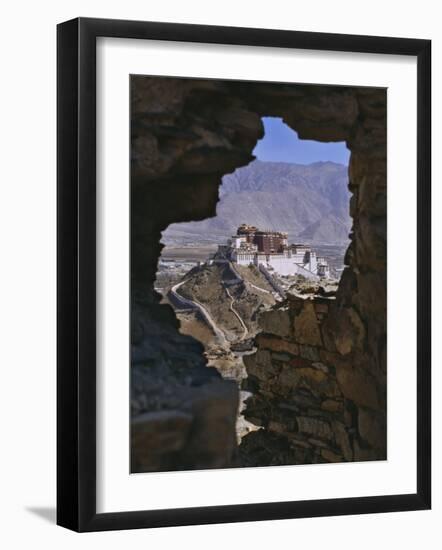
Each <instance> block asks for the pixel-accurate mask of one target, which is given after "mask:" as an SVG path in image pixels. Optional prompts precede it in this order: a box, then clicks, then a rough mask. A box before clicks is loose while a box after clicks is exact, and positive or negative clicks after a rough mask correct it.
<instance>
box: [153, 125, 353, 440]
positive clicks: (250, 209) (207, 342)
mask: <svg viewBox="0 0 442 550" xmlns="http://www.w3.org/2000/svg"><path fill="white" fill-rule="evenodd" d="M262 121H263V125H264V130H265V133H264V137H263V138H262V139H261V140H259V141H258V142H257V144H256V146H255V148H254V150H253V155H254V156H255V159H254V160H253V161H252V162H250V163H249V164H248V165H246V166H244V167H240V168H238V169H236V170H235V171H234V172H233V173H231V174H227V175H225V176H224V177H223V178H222V183H221V185H220V188H219V201H218V203H217V207H216V216H214V217H212V218H208V219H206V220H203V221H193V222H184V223H176V224H171V225H170V226H169V227H168V228H167V229H166V230H165V231H164V232H163V233H162V239H161V243H162V244H163V245H164V248H163V250H162V254H161V257H160V259H159V262H158V271H157V274H156V280H155V289H156V290H157V291H158V292H159V293H160V294H161V295H162V301H163V303H167V304H169V305H171V306H172V307H173V309H174V311H175V313H176V316H177V318H178V319H179V321H180V332H181V333H182V334H187V335H190V336H192V337H194V338H195V339H197V340H198V341H200V342H201V343H202V344H203V346H204V350H205V351H204V354H205V356H206V358H207V361H208V366H212V367H214V368H216V369H217V370H218V372H219V373H220V374H221V375H222V376H223V377H224V378H227V379H231V380H234V381H235V382H236V383H238V387H239V391H240V396H241V405H240V408H239V411H238V419H237V427H236V431H237V438H238V442H240V441H241V439H242V437H243V436H245V435H246V434H247V433H249V432H250V431H252V430H257V429H258V426H256V425H254V424H253V423H251V422H249V421H247V420H246V419H245V418H244V416H243V414H242V412H243V410H244V408H245V403H246V400H247V399H248V398H249V397H251V395H252V392H251V391H247V371H246V369H245V366H244V362H243V357H244V356H245V355H250V354H252V353H253V352H255V351H256V346H255V337H256V335H257V333H258V332H260V328H259V318H260V315H261V314H262V313H263V312H264V311H269V310H271V309H272V308H273V306H275V305H277V304H278V303H282V302H283V301H284V300H287V296H288V295H291V296H296V295H298V296H302V297H303V298H307V297H313V296H314V295H315V294H318V293H323V294H324V295H328V296H332V295H334V293H335V291H336V288H337V285H338V283H339V279H340V277H341V273H342V271H343V269H344V255H345V251H346V249H347V247H348V245H349V242H350V241H349V233H350V230H351V217H350V213H349V200H350V192H349V190H348V160H349V151H348V149H347V148H346V146H345V143H344V142H338V143H320V142H316V141H311V140H308V141H307V140H305V141H303V140H300V139H299V138H298V136H297V134H296V132H295V131H294V130H292V129H291V128H289V127H288V126H287V125H286V124H285V123H284V122H283V121H282V119H281V118H276V117H263V118H262ZM250 389H251V388H250V385H249V387H248V390H250Z"/></svg>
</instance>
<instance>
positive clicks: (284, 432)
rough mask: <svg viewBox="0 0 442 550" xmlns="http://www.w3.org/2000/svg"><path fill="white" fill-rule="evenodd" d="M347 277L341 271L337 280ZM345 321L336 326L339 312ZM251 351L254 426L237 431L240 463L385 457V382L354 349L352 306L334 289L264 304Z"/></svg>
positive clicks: (358, 333)
mask: <svg viewBox="0 0 442 550" xmlns="http://www.w3.org/2000/svg"><path fill="white" fill-rule="evenodd" d="M349 277H351V272H350V270H348V269H347V270H346V271H345V272H344V275H343V283H345V282H346V280H347V279H348V278H349ZM342 317H344V318H345V319H346V329H345V332H344V333H342V334H339V335H338V334H336V333H335V330H334V327H335V326H336V324H337V323H338V319H340V318H341V319H342ZM260 328H261V329H262V332H261V333H260V334H259V335H258V336H257V338H256V346H257V348H258V349H257V352H256V353H254V354H253V355H249V356H246V357H245V358H244V362H245V365H246V370H247V373H248V379H247V389H249V390H250V391H252V392H253V396H252V397H251V398H250V399H249V400H248V402H247V408H246V410H245V417H246V419H247V420H249V421H250V422H252V423H253V424H256V425H258V426H261V427H262V429H260V430H258V431H255V432H252V433H250V434H249V435H247V436H245V438H243V440H242V443H241V447H240V456H241V463H242V465H243V466H259V465H261V464H262V463H265V462H268V463H271V464H303V463H320V462H343V461H352V460H375V459H383V458H385V448H386V444H385V443H386V442H385V413H384V407H385V387H384V380H383V377H380V378H378V377H376V376H375V375H374V374H373V371H372V368H371V362H370V359H369V357H368V356H364V353H363V350H362V349H361V348H362V346H363V344H364V340H365V337H366V330H365V327H364V324H363V322H362V320H361V318H360V315H359V313H358V312H357V311H356V310H355V309H354V308H353V307H352V306H349V307H345V308H342V307H340V306H339V305H338V302H337V300H336V296H312V297H301V296H296V295H289V297H288V299H287V301H285V302H284V303H282V304H278V305H277V306H275V308H274V309H272V310H270V311H268V312H265V313H263V314H262V315H261V318H260Z"/></svg>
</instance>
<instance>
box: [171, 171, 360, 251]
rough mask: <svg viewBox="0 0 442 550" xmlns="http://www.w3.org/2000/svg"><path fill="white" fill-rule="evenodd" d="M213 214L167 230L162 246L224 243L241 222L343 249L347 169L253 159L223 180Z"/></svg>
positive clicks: (348, 220) (348, 225)
mask: <svg viewBox="0 0 442 550" xmlns="http://www.w3.org/2000/svg"><path fill="white" fill-rule="evenodd" d="M219 197H220V200H219V202H218V205H217V215H216V216H215V217H213V218H208V219H206V220H203V221H200V222H186V223H180V224H172V225H170V226H169V227H168V228H167V230H166V231H164V232H163V239H162V241H163V242H164V243H166V245H171V244H179V243H185V242H192V240H193V241H195V242H223V241H225V239H226V238H228V237H230V235H231V234H232V233H234V232H235V231H236V228H237V227H238V226H239V225H240V224H241V223H249V224H252V225H256V226H257V227H259V228H261V229H270V230H281V231H287V232H288V233H289V239H290V240H298V241H299V240H300V239H302V240H304V241H305V242H309V243H312V244H315V243H317V244H319V243H321V244H346V243H347V242H348V234H349V232H350V229H351V218H350V215H349V200H350V192H349V191H348V167H347V166H345V165H342V164H338V163H335V162H332V161H318V162H315V163H312V164H291V163H286V162H267V161H261V160H254V161H252V162H251V163H250V164H248V165H247V166H244V167H242V168H239V169H237V170H236V171H235V172H233V173H232V174H227V175H226V176H224V178H223V183H222V185H221V186H220V193H219Z"/></svg>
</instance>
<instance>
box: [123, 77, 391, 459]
mask: <svg viewBox="0 0 442 550" xmlns="http://www.w3.org/2000/svg"><path fill="white" fill-rule="evenodd" d="M132 115H133V121H132V159H131V171H132V187H131V233H132V243H131V246H132V253H131V277H132V296H131V300H132V381H133V384H132V420H133V428H132V434H133V441H134V449H135V452H134V454H133V468H134V470H148V469H158V468H162V469H174V468H178V467H182V465H183V464H184V465H185V467H188V468H206V467H220V466H224V467H225V466H228V465H229V464H231V461H232V458H233V456H234V454H235V453H236V449H235V442H234V423H235V416H236V408H237V391H236V388H235V387H234V385H232V384H233V383H232V384H231V383H230V382H227V381H223V380H221V379H220V377H219V375H218V374H217V373H216V372H213V371H212V370H211V369H208V368H207V367H206V366H205V360H204V358H203V355H202V351H203V350H202V346H201V345H200V344H198V343H197V342H196V341H195V340H193V339H192V338H190V337H185V336H183V335H181V334H179V333H178V322H177V319H176V317H175V315H174V313H173V311H172V310H171V308H170V307H168V306H165V305H160V304H159V296H158V295H157V294H156V293H155V291H154V290H153V282H154V279H155V272H156V267H157V261H158V258H159V255H160V252H161V244H160V238H161V231H163V230H164V229H165V228H166V227H167V226H168V225H169V224H171V223H176V222H183V221H190V220H201V219H204V218H207V217H209V216H214V215H215V208H216V203H217V200H218V187H219V185H220V184H221V178H222V176H223V175H224V174H226V173H229V172H232V171H233V170H235V169H236V168H238V167H239V166H243V165H245V164H247V163H248V162H250V161H251V160H252V154H251V151H252V150H253V148H254V146H255V144H256V142H257V140H258V139H260V138H261V137H262V136H263V126H262V123H261V117H262V116H277V117H282V119H283V120H284V122H285V123H286V124H288V125H289V126H290V127H291V128H292V129H293V130H296V131H297V132H298V134H299V136H300V138H304V139H313V140H318V141H325V142H326V141H346V143H347V146H348V147H349V149H350V150H351V159H350V168H349V181H350V183H349V187H350V191H351V192H352V198H351V201H350V213H351V216H352V217H353V230H352V234H351V244H350V247H349V249H348V251H347V254H346V260H345V263H346V268H345V270H344V272H343V275H342V279H341V283H340V285H339V288H338V291H337V293H336V296H335V297H334V298H329V301H324V300H325V299H324V298H323V297H316V298H314V299H311V300H310V299H309V300H306V301H305V302H304V301H303V302H299V301H298V300H297V299H293V300H289V301H288V302H287V303H285V304H282V305H280V306H278V308H276V309H275V310H272V311H270V312H269V313H267V314H266V316H265V317H264V318H263V319H262V321H261V326H262V330H263V333H262V334H261V335H259V336H258V338H257V345H258V351H257V354H256V356H255V357H254V358H251V359H250V362H249V364H248V369H249V378H250V381H251V382H252V383H253V382H255V385H256V394H255V398H254V399H253V400H252V402H251V403H250V404H249V409H248V410H247V413H246V414H247V415H249V417H255V418H256V420H257V421H259V423H260V425H262V426H263V427H262V429H261V430H259V431H257V432H255V434H252V435H253V437H252V436H250V438H249V436H247V438H246V439H245V440H243V441H244V444H243V445H242V446H241V451H240V456H241V460H242V461H243V463H244V464H247V463H250V464H267V463H269V456H270V455H271V456H273V457H274V459H273V460H274V461H275V463H293V461H299V462H321V461H333V460H341V459H342V458H343V459H344V460H364V459H383V458H385V457H386V91H385V90H383V89H372V88H347V87H334V86H328V87H325V86H310V85H293V84H287V85H284V84H272V83H248V82H230V81H224V82H221V81H212V80H192V79H174V78H158V77H152V78H151V77H134V78H133V79H132ZM171 386H173V388H174V392H173V395H171V394H170V392H169V391H168V390H167V388H168V387H171ZM302 397H304V398H305V399H304V400H303V399H302ZM282 405H283V406H282ZM284 407H285V408H284ZM290 407H291V408H290ZM246 440H247V442H246ZM275 449H279V451H278V452H275ZM270 462H271V461H270Z"/></svg>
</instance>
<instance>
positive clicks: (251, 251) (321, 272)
mask: <svg viewBox="0 0 442 550" xmlns="http://www.w3.org/2000/svg"><path fill="white" fill-rule="evenodd" d="M219 252H220V253H221V254H222V255H223V256H225V257H227V258H228V259H230V260H231V261H232V262H235V263H237V264H238V265H250V264H253V265H255V266H257V267H259V266H263V267H264V268H266V269H267V270H268V271H274V272H275V273H278V274H279V275H303V276H304V277H306V278H309V279H317V278H319V277H325V278H329V277H330V267H329V265H328V262H327V261H326V260H325V258H322V257H318V256H317V255H316V252H314V251H313V250H312V249H311V247H309V246H307V245H303V244H292V245H288V244H287V233H283V232H279V231H259V230H258V229H257V228H256V227H253V226H248V225H245V224H243V225H242V226H240V227H239V228H238V232H237V234H236V235H234V236H233V237H232V238H231V239H229V240H228V241H227V245H221V246H220V247H219Z"/></svg>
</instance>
